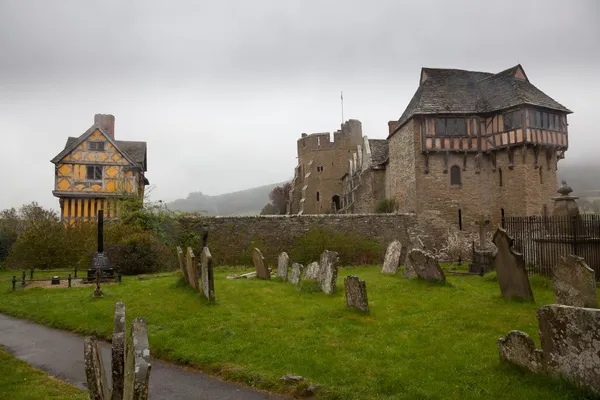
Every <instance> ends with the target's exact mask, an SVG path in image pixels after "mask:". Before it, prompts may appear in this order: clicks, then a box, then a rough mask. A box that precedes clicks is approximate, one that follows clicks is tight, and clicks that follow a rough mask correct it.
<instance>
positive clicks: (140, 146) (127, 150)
mask: <svg viewBox="0 0 600 400" xmlns="http://www.w3.org/2000/svg"><path fill="white" fill-rule="evenodd" d="M96 130H99V131H100V132H101V133H102V134H103V135H104V136H105V137H106V139H107V140H108V141H109V142H110V143H111V144H112V145H113V146H114V147H115V148H116V149H117V150H118V151H119V152H121V153H122V154H123V156H124V157H125V158H126V159H127V161H129V162H130V163H132V164H133V165H135V166H138V167H140V168H142V170H143V171H147V167H148V166H147V162H146V142H138V141H129V140H114V139H112V138H111V137H110V136H109V135H108V134H107V133H106V131H105V130H104V128H102V127H101V126H100V125H97V124H94V125H92V127H91V128H90V129H88V130H87V131H85V132H84V133H83V135H81V136H79V137H78V138H76V137H72V136H69V137H68V138H67V142H66V143H65V147H64V149H63V150H62V151H61V152H60V153H58V154H57V155H56V157H54V158H53V159H52V160H51V161H52V162H53V163H55V164H56V163H57V162H59V161H60V160H62V159H63V158H64V157H65V156H66V155H67V154H69V153H70V152H71V151H73V150H74V149H75V148H76V147H77V146H79V145H80V144H81V143H83V142H84V141H85V140H86V139H87V138H88V137H89V136H90V135H91V134H92V133H94V132H95V131H96Z"/></svg>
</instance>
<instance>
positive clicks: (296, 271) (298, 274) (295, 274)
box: [289, 263, 304, 285]
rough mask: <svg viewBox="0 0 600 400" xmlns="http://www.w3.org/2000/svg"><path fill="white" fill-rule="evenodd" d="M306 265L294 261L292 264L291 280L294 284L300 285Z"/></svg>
mask: <svg viewBox="0 0 600 400" xmlns="http://www.w3.org/2000/svg"><path fill="white" fill-rule="evenodd" d="M303 269H304V266H303V265H302V264H298V263H293V264H292V272H291V273H290V279H289V280H290V282H292V283H293V284H294V285H299V284H300V282H301V281H302V270H303Z"/></svg>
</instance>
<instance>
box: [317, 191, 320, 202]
mask: <svg viewBox="0 0 600 400" xmlns="http://www.w3.org/2000/svg"><path fill="white" fill-rule="evenodd" d="M319 197H320V196H319V192H317V201H319Z"/></svg>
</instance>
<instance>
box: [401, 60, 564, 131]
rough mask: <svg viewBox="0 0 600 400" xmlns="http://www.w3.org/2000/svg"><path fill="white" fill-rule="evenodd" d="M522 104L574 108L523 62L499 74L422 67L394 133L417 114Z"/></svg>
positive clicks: (467, 111) (487, 109)
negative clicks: (539, 83)
mask: <svg viewBox="0 0 600 400" xmlns="http://www.w3.org/2000/svg"><path fill="white" fill-rule="evenodd" d="M522 77H523V78H524V79H523V78H522ZM522 104H528V105H534V106H538V107H544V108H548V109H551V110H557V111H562V112H565V113H571V112H572V111H571V110H569V109H568V108H566V107H565V106H563V105H562V104H560V103H558V102H557V101H555V100H554V99H552V98H551V97H550V96H548V95H547V94H545V93H544V92H542V91H541V90H539V89H538V88H537V87H535V86H534V85H533V84H532V83H531V82H529V79H528V78H527V75H525V71H524V70H523V67H521V65H520V64H519V65H515V66H514V67H511V68H509V69H507V70H504V71H502V72H499V73H497V74H492V73H489V72H478V71H465V70H460V69H441V68H422V70H421V83H420V85H419V87H418V88H417V91H416V92H415V94H414V95H413V97H412V99H411V100H410V102H409V103H408V106H407V107H406V109H405V110H404V113H402V116H401V117H400V119H399V120H398V124H397V125H396V128H395V129H394V131H393V132H392V133H391V134H392V135H393V134H394V133H395V132H396V131H397V130H398V129H399V128H400V127H401V126H402V125H404V123H406V122H407V121H408V120H409V119H410V118H411V117H413V116H414V115H419V114H476V113H487V112H494V111H499V110H503V109H507V108H510V107H514V106H518V105H522Z"/></svg>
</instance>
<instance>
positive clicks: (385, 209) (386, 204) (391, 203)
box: [375, 199, 398, 214]
mask: <svg viewBox="0 0 600 400" xmlns="http://www.w3.org/2000/svg"><path fill="white" fill-rule="evenodd" d="M396 211H398V204H397V203H396V199H381V200H379V201H378V202H377V207H375V212H376V213H379V214H386V213H387V214H389V213H393V212H396Z"/></svg>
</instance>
